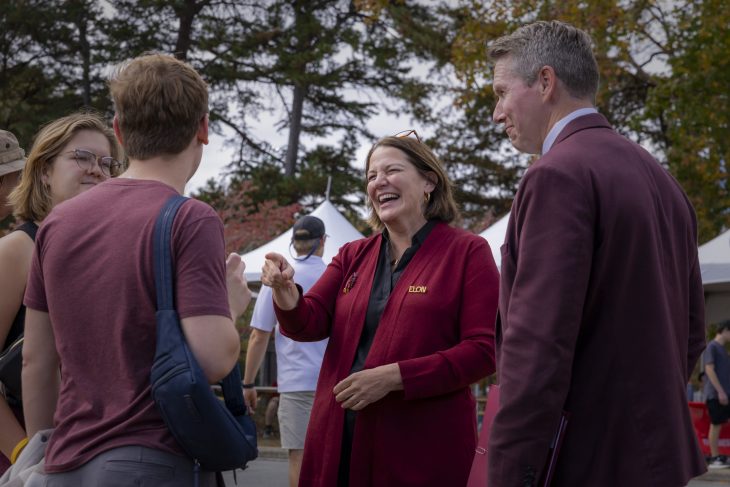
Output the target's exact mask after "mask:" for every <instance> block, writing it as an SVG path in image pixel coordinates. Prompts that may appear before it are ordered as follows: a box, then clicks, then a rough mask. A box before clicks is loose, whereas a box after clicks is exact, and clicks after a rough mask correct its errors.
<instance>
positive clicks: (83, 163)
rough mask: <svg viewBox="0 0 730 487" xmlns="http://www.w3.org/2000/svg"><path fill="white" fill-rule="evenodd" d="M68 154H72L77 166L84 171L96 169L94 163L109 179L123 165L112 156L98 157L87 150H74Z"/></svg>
mask: <svg viewBox="0 0 730 487" xmlns="http://www.w3.org/2000/svg"><path fill="white" fill-rule="evenodd" d="M68 154H72V157H73V158H74V160H75V161H76V164H78V165H79V167H80V168H81V169H82V170H84V171H91V170H92V169H93V168H94V163H96V164H99V169H101V172H102V173H104V175H105V176H107V177H109V176H111V175H112V174H114V173H116V172H117V171H118V170H119V168H120V167H121V165H122V163H120V162H119V161H117V160H116V159H114V158H113V157H111V156H97V155H96V154H94V153H93V152H91V151H88V150H86V149H74V150H72V151H69V152H68Z"/></svg>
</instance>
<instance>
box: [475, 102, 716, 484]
mask: <svg viewBox="0 0 730 487" xmlns="http://www.w3.org/2000/svg"><path fill="white" fill-rule="evenodd" d="M501 250H502V269H501V271H502V274H501V287H500V298H499V319H498V324H497V357H498V364H497V369H498V373H499V378H500V381H501V395H502V397H501V402H500V410H499V412H498V413H497V416H496V418H495V420H494V424H493V427H492V432H491V436H490V442H489V486H490V487H510V486H531V485H536V479H537V478H539V477H540V474H541V471H542V469H543V466H544V464H545V461H546V456H547V453H548V447H549V443H550V441H551V439H552V436H553V433H554V431H555V428H556V426H557V424H558V419H559V416H560V413H561V410H562V409H565V410H567V411H568V412H569V413H570V414H571V417H570V421H569V423H568V428H567V432H566V436H565V438H564V443H563V445H562V449H561V451H560V455H559V460H558V465H557V471H556V474H555V477H554V481H553V484H552V485H553V486H561V487H563V486H565V487H573V486H575V487H586V486H591V487H602V486H605V487H616V486H621V487H632V486H636V487H651V486H656V487H672V486H684V485H686V483H687V482H688V480H689V479H690V478H692V477H694V476H696V475H699V474H701V473H702V472H704V470H705V463H704V461H703V458H702V456H701V454H700V451H699V449H698V445H697V440H696V438H695V434H694V431H693V428H692V423H691V421H690V416H689V412H688V408H687V399H686V392H685V391H686V383H687V381H688V378H689V375H690V373H691V371H692V369H693V367H694V365H695V362H696V360H697V358H698V357H699V355H700V353H701V351H702V349H703V348H704V344H705V328H704V299H703V292H702V282H701V279H700V269H699V263H698V260H697V232H696V220H695V214H694V210H693V209H692V206H691V204H690V203H689V201H688V199H687V197H686V196H685V194H684V192H683V191H682V189H681V187H680V186H679V184H678V183H677V182H676V181H675V180H674V179H673V178H672V177H671V176H670V175H669V173H668V172H667V171H666V170H664V169H663V168H662V167H661V166H660V165H659V164H658V163H657V162H656V161H655V160H654V158H652V157H651V156H650V155H649V154H648V153H647V152H646V151H645V150H644V149H642V148H641V147H640V146H639V145H637V144H634V143H632V142H630V141H629V140H627V139H625V138H624V137H622V136H620V135H618V134H616V133H615V132H614V131H613V129H612V128H611V126H610V125H609V124H608V122H607V121H606V119H605V118H604V117H603V116H601V115H598V114H593V115H587V116H583V117H580V118H578V119H576V120H574V121H572V122H571V123H569V124H568V125H567V126H566V127H565V129H564V130H563V131H562V132H561V133H560V135H559V136H558V138H557V140H556V142H555V144H554V145H553V147H552V149H551V150H550V151H549V152H548V153H547V154H546V155H544V156H543V157H542V158H540V159H539V160H538V161H536V162H535V163H534V164H533V165H532V167H530V168H529V169H528V170H527V173H526V174H525V176H524V178H523V180H522V182H521V183H520V187H519V190H518V192H517V195H516V197H515V200H514V203H513V205H512V213H511V216H510V220H509V225H508V228H507V235H506V238H505V244H504V245H503V246H502V249H501Z"/></svg>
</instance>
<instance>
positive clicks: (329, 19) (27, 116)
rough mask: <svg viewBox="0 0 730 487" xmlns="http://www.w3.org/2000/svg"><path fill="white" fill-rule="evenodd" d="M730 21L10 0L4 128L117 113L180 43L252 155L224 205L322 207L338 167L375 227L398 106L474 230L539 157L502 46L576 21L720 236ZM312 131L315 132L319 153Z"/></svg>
mask: <svg viewBox="0 0 730 487" xmlns="http://www.w3.org/2000/svg"><path fill="white" fill-rule="evenodd" d="M729 16H730V12H729V9H728V8H727V7H726V6H725V2H723V1H721V0H683V1H679V2H669V1H651V0H565V1H563V2H554V1H549V0H525V1H521V2H515V1H514V0H490V1H480V0H459V1H456V2H454V1H447V0H440V1H431V2H423V1H415V0H353V1H349V0H311V1H304V0H262V1H257V2H250V1H246V2H229V1H227V0H180V1H176V2H169V1H165V0H118V1H115V2H99V1H94V0H72V1H63V2H62V1H60V0H42V1H41V0H9V1H6V2H4V4H3V9H0V93H2V96H0V127H2V128H4V129H8V130H11V131H13V132H15V133H16V135H17V136H18V138H19V140H20V142H21V144H22V145H23V146H24V147H25V148H26V149H29V148H30V144H31V142H32V136H33V134H35V133H36V131H37V130H38V128H39V127H40V126H41V125H42V124H44V123H46V122H48V121H50V120H52V119H54V118H57V117H59V116H61V115H65V114H67V113H69V112H71V111H73V110H77V109H79V108H81V107H92V108H95V109H97V110H99V111H101V112H102V113H104V114H106V115H107V116H109V117H110V116H111V114H112V106H111V102H110V100H109V97H108V94H107V90H106V87H105V82H104V79H105V76H106V73H107V71H108V69H109V67H110V66H112V65H114V64H116V63H118V62H120V61H122V60H124V59H127V58H129V57H132V56H136V55H139V54H142V53H144V52H147V51H159V52H168V53H174V54H175V55H176V56H178V57H180V58H182V59H186V60H187V61H188V62H190V63H191V64H192V65H193V66H195V67H196V68H197V69H198V70H200V72H201V73H203V75H204V77H205V78H206V80H207V81H208V82H209V84H210V87H211V99H210V118H211V123H212V129H213V130H214V131H218V132H219V133H222V128H224V127H225V128H227V129H231V130H232V131H233V136H232V139H233V140H232V142H234V144H235V145H236V146H237V147H238V150H237V152H236V154H235V157H234V159H233V160H232V161H231V165H230V167H229V171H230V174H231V180H230V181H229V182H228V184H227V185H225V188H226V189H223V188H222V187H216V185H212V186H209V187H206V188H203V189H201V191H200V194H199V196H200V197H201V198H210V199H211V200H210V202H211V204H213V206H215V207H216V208H223V207H226V205H228V206H227V207H228V208H231V207H232V206H231V205H232V201H231V200H230V199H231V198H234V197H236V196H235V195H236V194H239V193H237V192H236V191H234V192H233V193H228V192H227V191H229V190H230V188H238V187H240V185H241V184H244V183H245V184H246V185H247V187H248V188H249V191H250V192H251V194H250V195H249V196H248V198H250V202H248V203H246V205H250V206H251V208H254V209H255V210H256V211H259V210H260V209H261V208H264V207H267V208H270V209H271V208H272V207H271V205H278V206H282V207H288V206H289V205H293V204H298V205H302V207H303V209H304V210H305V211H308V210H311V209H312V208H313V207H315V206H316V205H317V204H319V203H320V202H321V200H322V198H323V197H324V192H325V188H326V185H327V183H326V181H327V177H328V176H333V183H332V186H333V187H332V189H331V198H332V201H333V202H334V203H335V205H336V206H337V207H338V208H339V209H340V210H341V211H344V212H345V214H346V215H349V216H350V217H352V220H353V221H359V217H358V216H357V215H359V210H360V208H362V204H363V201H364V194H363V191H364V183H363V181H362V164H363V161H355V160H354V157H355V154H356V151H357V149H358V148H359V145H361V144H362V143H363V142H362V141H363V140H366V141H367V142H365V143H370V142H371V141H372V139H373V136H372V134H371V133H370V132H369V130H368V128H367V122H368V121H369V120H370V118H371V117H372V116H373V115H374V114H376V113H381V112H386V113H390V114H398V115H410V116H411V117H412V119H413V120H414V122H415V123H416V125H415V127H416V128H419V131H420V132H426V133H430V134H432V137H431V138H430V140H429V141H428V143H429V144H431V145H432V146H433V148H434V150H435V151H436V153H437V154H438V155H439V156H440V157H441V159H442V160H443V161H444V164H445V165H446V167H447V170H448V172H449V174H450V175H451V177H452V178H453V180H454V183H455V189H456V198H457V200H458V202H459V203H460V204H461V206H462V208H463V215H464V219H463V221H462V222H461V224H462V225H463V226H465V227H468V228H471V229H474V230H481V229H482V228H483V227H484V226H485V225H486V224H488V223H489V221H490V220H492V219H493V218H494V217H495V216H501V215H502V214H503V213H504V212H506V211H507V210H508V208H509V205H510V202H511V199H512V197H513V195H514V192H515V190H516V186H517V182H518V180H519V178H520V176H521V174H522V172H523V171H524V169H525V167H527V165H528V164H529V158H527V157H525V156H523V155H520V154H518V153H517V152H515V151H514V149H512V148H511V147H510V146H509V144H508V142H507V141H506V137H504V135H503V134H502V133H501V132H500V131H499V130H498V129H497V128H496V126H495V124H493V123H492V122H491V111H492V107H493V106H494V97H493V94H492V91H491V87H490V76H491V71H490V66H489V63H488V62H487V59H486V52H485V50H486V46H487V45H488V43H489V42H490V41H491V40H493V39H495V38H496V37H498V36H500V35H503V34H505V33H507V32H509V31H511V30H513V29H514V28H516V27H517V26H519V25H521V24H523V23H525V22H530V21H533V20H536V19H560V20H565V21H568V22H571V23H573V24H575V25H577V26H578V27H581V28H583V29H585V30H587V31H588V32H589V33H590V34H591V35H592V37H593V38H594V40H595V52H596V56H597V59H598V63H599V69H600V72H601V79H602V82H601V85H600V89H599V93H598V97H597V104H598V107H599V109H600V111H601V112H602V113H604V114H605V115H606V116H607V118H608V119H609V121H611V122H612V123H613V124H614V125H615V126H616V127H617V129H618V130H619V131H621V132H622V133H624V134H626V135H628V136H630V137H631V138H633V139H635V140H637V141H639V142H642V143H644V144H649V145H650V149H651V150H652V152H654V153H655V155H656V156H657V157H658V158H659V160H660V162H661V163H662V164H664V165H666V167H667V168H668V169H669V170H670V171H671V172H672V173H673V174H674V175H675V176H676V177H677V179H678V180H679V181H680V183H681V184H682V185H683V187H684V188H685V190H686V191H687V193H688V195H689V197H690V199H691V200H692V202H693V204H694V206H695V208H696V209H697V213H698V217H699V227H700V236H701V240H702V241H705V240H708V239H709V238H711V237H713V236H714V235H716V234H717V233H719V232H720V231H721V230H723V229H724V228H727V227H728V226H730V211H728V208H729V207H730V195H729V194H728V170H727V161H728V152H729V151H730V148H729V147H728V146H729V145H730V136H729V135H730V134H728V122H729V120H728V118H729V117H730V107H729V106H728V103H729V102H728V95H727V87H728V86H730V79H728V78H730V69H729V68H730V66H728V57H727V55H726V53H727V52H728V50H730V34H729V32H730V29H728V28H727V27H728V25H729V24H730V18H729ZM414 66H416V67H418V70H417V71H418V72H417V73H416V72H414V71H413V70H412V68H413V67H414ZM424 70H425V72H423V71H424ZM298 102H301V106H302V110H301V113H300V112H299V111H298V110H297V109H296V106H297V103H298ZM264 114H266V115H268V116H272V115H273V116H274V120H275V121H274V126H275V128H276V129H277V130H280V131H285V132H287V133H289V134H290V137H289V144H287V146H284V147H277V146H274V145H273V144H272V143H271V141H268V140H261V139H260V138H259V137H258V136H256V135H255V134H256V131H255V130H251V129H252V128H255V127H257V126H258V125H259V124H260V123H261V122H260V121H259V118H260V117H261V115H264ZM227 133H230V132H227ZM304 136H306V137H307V139H306V140H315V141H316V142H314V143H312V144H311V146H303V145H301V144H300V142H299V141H300V139H301V138H302V137H304ZM322 138H326V139H327V140H338V142H335V143H327V144H325V143H323V142H321V139H322ZM287 155H288V157H287ZM286 160H288V161H289V163H290V164H286V163H285V161H286ZM292 162H293V164H291V163H292ZM216 198H217V199H216ZM266 205H268V206H266ZM6 225H7V223H6ZM361 230H366V229H363V228H361Z"/></svg>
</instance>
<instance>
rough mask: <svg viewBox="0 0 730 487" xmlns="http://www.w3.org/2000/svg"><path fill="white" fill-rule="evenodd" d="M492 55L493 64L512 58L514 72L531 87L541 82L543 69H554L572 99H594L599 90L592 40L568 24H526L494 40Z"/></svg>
mask: <svg viewBox="0 0 730 487" xmlns="http://www.w3.org/2000/svg"><path fill="white" fill-rule="evenodd" d="M488 56H489V58H490V59H491V60H492V61H498V60H500V59H503V58H511V59H512V61H513V65H512V68H513V69H514V72H515V73H516V74H517V75H518V76H519V77H520V78H522V79H523V80H524V81H525V83H526V84H527V86H532V84H533V83H534V82H535V81H536V80H537V75H538V73H539V71H540V69H541V68H542V67H543V66H550V67H552V68H553V69H554V70H555V74H556V75H557V77H558V78H559V79H560V81H562V82H563V84H565V87H566V89H567V90H568V93H570V95H571V96H573V97H576V98H590V99H591V100H593V99H594V98H595V96H596V92H597V91H598V64H597V63H596V58H595V57H594V56H593V50H592V49H591V37H590V36H589V35H588V34H586V33H585V32H584V31H582V30H580V29H578V28H576V27H573V26H572V25H570V24H566V23H565V22H560V21H557V20H552V21H549V22H546V21H539V22H534V23H532V24H528V25H524V26H522V27H520V28H519V29H517V30H516V31H514V32H513V33H511V34H509V35H506V36H503V37H500V38H499V39H497V40H496V41H494V42H493V43H492V44H491V45H490V46H489V50H488Z"/></svg>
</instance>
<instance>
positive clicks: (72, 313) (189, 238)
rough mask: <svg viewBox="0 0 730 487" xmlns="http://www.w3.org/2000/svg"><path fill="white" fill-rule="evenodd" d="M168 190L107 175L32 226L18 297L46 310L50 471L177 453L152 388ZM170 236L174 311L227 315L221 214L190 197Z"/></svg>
mask: <svg viewBox="0 0 730 487" xmlns="http://www.w3.org/2000/svg"><path fill="white" fill-rule="evenodd" d="M173 194H175V190H174V189H173V188H172V187H170V186H167V185H166V184H163V183H160V182H156V181H145V180H133V179H112V180H108V181H106V182H104V183H102V184H100V185H99V186H97V187H95V188H93V189H91V190H89V191H87V192H85V193H83V194H81V195H79V196H77V197H75V198H73V199H72V200H69V201H66V202H64V203H63V204H61V205H58V206H57V207H56V208H54V210H53V211H52V212H51V214H50V215H49V216H48V217H47V218H46V219H45V221H44V222H43V225H42V226H41V229H40V231H39V232H38V237H37V239H36V252H35V255H34V257H33V264H32V267H31V271H30V276H29V280H28V287H27V289H26V294H25V300H24V302H25V305H26V306H27V307H29V308H33V309H36V310H41V311H46V312H48V313H49V316H50V319H51V323H52V326H53V332H54V334H55V339H56V349H57V350H58V355H59V357H60V361H61V390H60V395H59V399H58V404H57V407H56V413H55V416H54V424H55V428H56V430H55V432H54V434H53V435H52V437H51V440H50V442H49V444H48V449H47V452H46V459H45V468H46V471H48V472H63V471H68V470H73V469H75V468H78V467H79V466H81V465H83V464H84V463H86V462H88V461H89V460H90V459H91V458H93V457H94V456H96V455H98V454H99V453H101V452H103V451H106V450H109V449H111V448H116V447H119V446H125V445H141V446H145V447H149V448H155V449H158V450H164V451H168V452H174V453H180V454H182V450H180V448H179V446H178V445H177V443H176V442H175V440H174V438H173V437H172V435H171V434H170V433H169V431H168V429H167V427H166V426H165V424H164V422H163V420H162V417H161V416H160V414H159V413H158V411H157V408H156V406H155V404H154V401H153V400H152V394H151V390H150V368H151V366H152V360H153V357H154V352H155V335H156V330H155V310H156V292H155V281H154V273H153V272H154V271H153V254H152V238H153V229H154V224H155V220H156V219H157V215H158V213H159V211H160V209H161V208H162V205H163V204H164V203H165V201H167V199H168V198H169V197H170V196H172V195H173ZM172 242H173V265H174V267H175V301H176V303H175V304H176V309H177V310H178V313H179V314H180V317H181V318H187V317H191V316H202V315H220V316H228V317H230V309H229V306H228V298H227V294H226V279H225V245H224V241H223V225H222V223H221V221H220V218H219V217H218V216H217V215H216V213H215V212H214V211H213V209H212V208H211V207H210V206H208V205H206V204H205V203H202V202H200V201H196V200H191V201H187V202H185V203H184V204H183V206H182V207H181V208H180V210H179V212H178V214H177V217H176V218H175V223H174V225H173V229H172Z"/></svg>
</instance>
